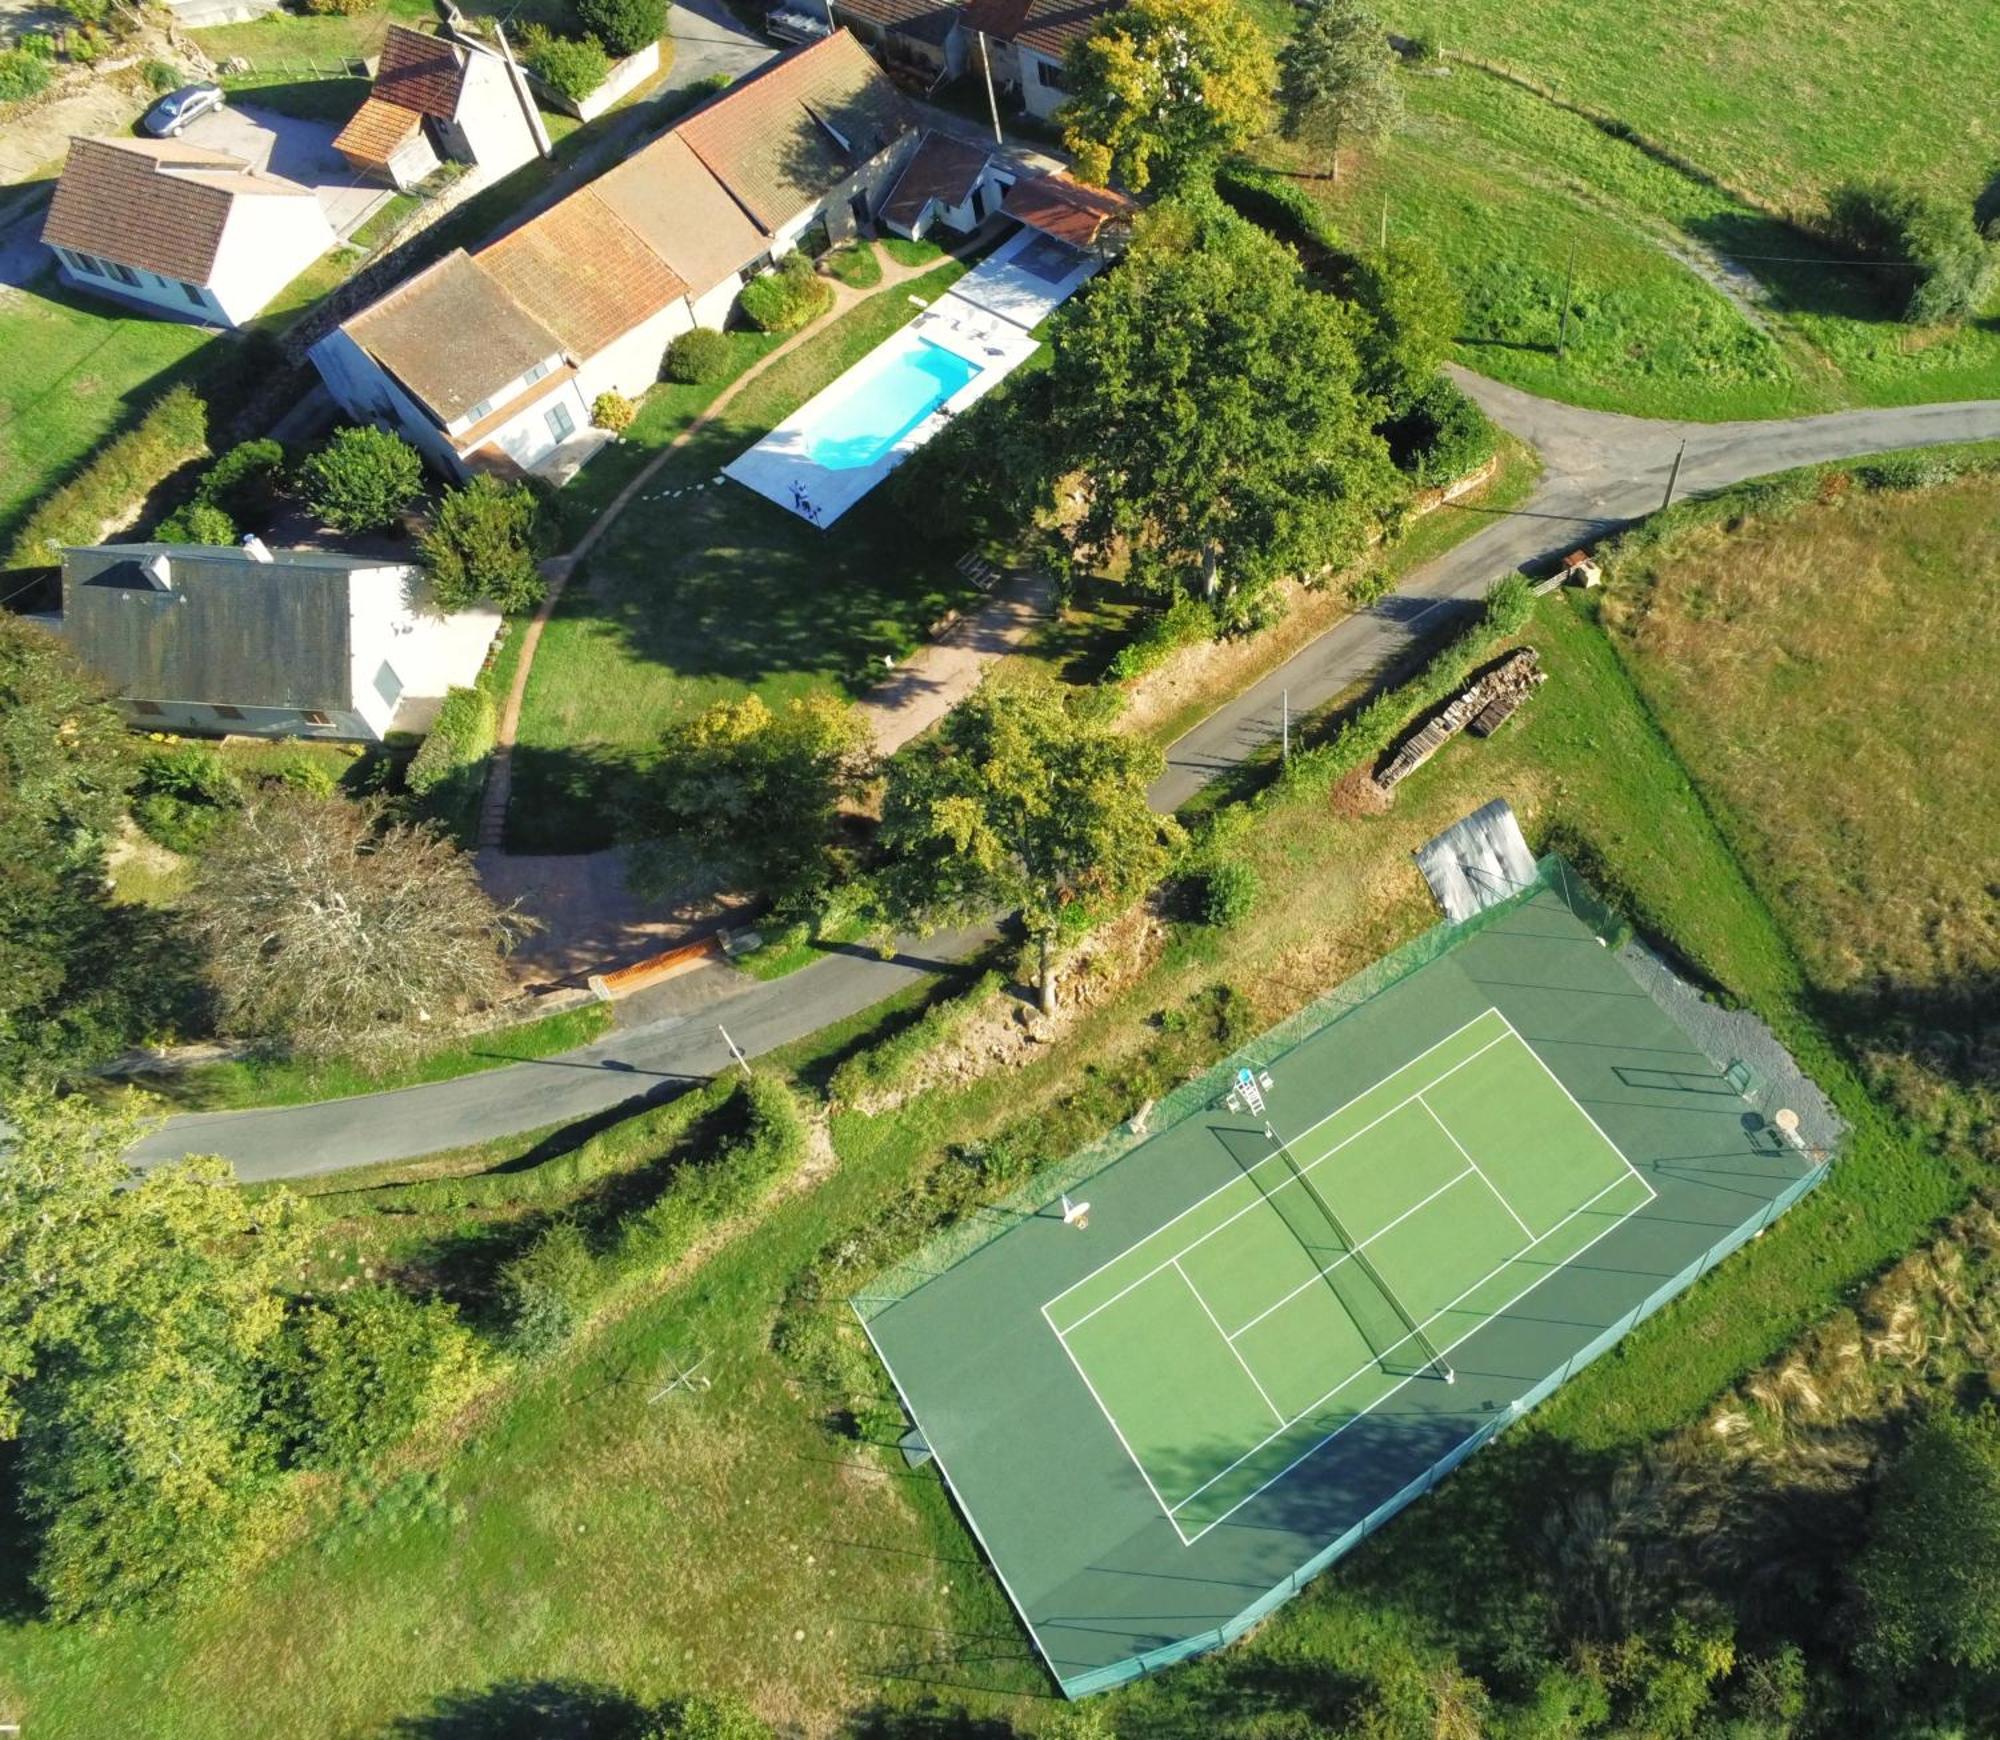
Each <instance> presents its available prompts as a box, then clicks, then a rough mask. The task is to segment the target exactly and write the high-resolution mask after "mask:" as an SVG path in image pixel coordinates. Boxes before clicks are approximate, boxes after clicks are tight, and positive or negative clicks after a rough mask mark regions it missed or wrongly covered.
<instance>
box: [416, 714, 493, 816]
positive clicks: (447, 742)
mask: <svg viewBox="0 0 2000 1740" xmlns="http://www.w3.org/2000/svg"><path fill="white" fill-rule="evenodd" d="M499 724H500V710H499V708H498V707H497V706H496V705H495V704H494V700H493V697H492V696H491V695H490V694H488V693H487V692H486V690H484V689H453V690H452V691H451V692H450V693H449V694H447V695H446V696H445V698H444V705H443V706H442V707H440V708H439V709H438V716H437V722H436V723H435V724H434V725H432V726H431V734H430V735H429V736H428V737H426V738H425V739H424V741H423V746H422V747H421V748H420V749H419V750H418V751H417V753H416V754H415V756H413V757H412V758H411V761H410V766H409V770H408V772H406V773H405V774H404V776H403V782H404V784H406V785H407V786H408V787H409V789H410V791H411V792H412V793H413V794H414V795H416V796H417V797H420V798H422V799H423V800H424V807H425V808H426V809H427V810H428V811H430V813H431V814H433V815H435V816H437V817H438V818H440V819H441V820H443V821H445V822H446V823H447V824H448V825H449V826H451V827H452V828H453V829H454V830H457V829H461V828H463V827H464V826H465V825H466V824H467V823H469V821H470V820H471V817H472V814H473V809H474V805H475V804H476V803H477V801H478V798H479V794H480V790H481V788H482V787H483V786H484V785H485V783H486V758H487V757H488V756H489V755H490V754H491V753H492V751H493V739H494V736H495V734H496V733H497V731H498V729H499Z"/></svg>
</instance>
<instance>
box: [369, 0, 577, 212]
mask: <svg viewBox="0 0 2000 1740" xmlns="http://www.w3.org/2000/svg"><path fill="white" fill-rule="evenodd" d="M495 29H496V31H497V29H498V27H497V26H496V27H495ZM333 144H334V149H335V150H337V151H338V152H339V153H340V154H341V156H343V157H345V158H346V159H347V161H348V162H349V163H350V164H352V165H353V166H354V167H355V168H356V169H357V170H359V171H361V173H362V174H364V175H367V176H369V177H370V178H371V179H376V180H386V181H389V182H392V183H393V184H394V185H395V186H397V187H412V186H414V185H415V184H416V183H417V182H419V181H421V180H423V178H424V177H425V176H426V175H428V174H430V172H431V171H432V170H433V169H435V168H437V166H438V163H439V161H440V159H442V158H447V157H448V158H451V159H453V160H454V161H456V162H459V163H474V164H477V165H479V167H480V168H481V169H482V170H484V171H485V172H486V174H487V175H488V176H489V177H499V176H502V175H506V174H509V173H510V172H511V171H513V170H516V169H518V168H520V167H521V165H522V164H524V163H526V162H527V161H528V160H529V159H530V158H533V157H536V156H543V157H546V156H547V155H548V154H549V150H550V146H549V136H548V131H547V129H546V128H545V127H544V126H543V125H542V118H541V116H540V114H539V113H538V112H537V111H536V108H535V102H534V97H533V95H532V93H531V92H530V91H529V89H528V83H527V78H526V75H525V74H524V73H523V72H522V70H521V68H520V67H519V66H518V65H516V64H515V62H514V59H513V57H512V55H511V54H510V53H508V51H507V47H506V42H505V39H504V37H496V40H495V41H494V42H492V43H487V42H483V41H481V40H480V39H479V38H478V37H475V36H472V35H468V34H460V33H457V32H445V33H439V34H433V33H432V32H430V31H423V30H412V29H410V28H409V27H408V26H407V25H402V24H392V25H390V26H389V32H388V35H387V36H385V37H384V38H383V41H382V55H381V59H380V60H379V61H378V62H377V64H376V68H375V84H374V88H373V89H372V90H371V91H370V92H369V94H368V96H367V98H366V99H365V100H364V101H363V102H362V105H361V107H360V108H358V109H357V110H355V112H354V114H353V116H352V118H351V119H350V120H349V121H348V123H347V125H346V126H345V127H343V128H342V129H341V130H340V132H339V134H338V135H337V136H336V137H335V139H334V141H333Z"/></svg>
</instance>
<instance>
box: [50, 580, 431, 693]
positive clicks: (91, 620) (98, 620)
mask: <svg viewBox="0 0 2000 1740" xmlns="http://www.w3.org/2000/svg"><path fill="white" fill-rule="evenodd" d="M160 556H164V557H165V558H166V559H167V565H168V576H169V578H168V582H167V584H166V585H165V586H164V587H163V586H161V585H160V584H159V583H158V582H156V580H155V579H154V578H153V577H152V576H151V575H150V574H149V573H148V572H147V564H148V563H149V562H150V561H152V560H153V558H155V557H160ZM394 566H396V564H395V563H393V562H385V561H383V560H381V559H379V558H369V557H356V556H340V555H334V554H331V553H329V552H324V551H318V550H276V551H273V552H271V560H270V561H269V562H263V561H258V560H256V559H254V558H253V557H251V556H250V555H249V553H248V552H246V551H243V550H237V549H231V548H229V547H227V546H222V547H215V546H210V545H201V544H102V545H95V546H90V547H85V548H80V549H66V550H64V551H63V634H64V637H65V638H66V639H67V640H68V641H69V643H70V645H71V646H72V647H74V648H75V649H76V652H77V655H78V656H79V657H80V658H81V659H82V660H83V662H84V663H85V664H86V665H88V666H89V667H90V669H91V670H93V671H94V672H96V674H97V675H98V676H99V677H100V678H102V679H103V680H104V681H105V682H106V683H108V684H109V685H110V686H111V687H112V689H113V690H115V691H116V692H117V693H118V694H120V695H122V696H124V697H126V698H127V699H129V700H134V701H194V702H201V703H204V704H206V705H210V706H215V705H222V706H230V707H291V708H301V709H311V710H320V711H330V710H334V709H345V708H349V707H352V706H353V704H354V675H353V671H352V668H351V666H352V660H351V653H350V639H349V633H348V613H349V585H348V580H349V576H350V575H352V574H353V573H355V572H356V571H359V570H367V569H381V568H390V567H394Z"/></svg>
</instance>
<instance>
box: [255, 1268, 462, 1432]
mask: <svg viewBox="0 0 2000 1740" xmlns="http://www.w3.org/2000/svg"><path fill="white" fill-rule="evenodd" d="M286 1343H287V1345H286V1347H285V1349H284V1351H283V1353H282V1354H281V1355H280V1361H279V1367H280V1378H279V1389H280V1402H279V1411H280V1418H281V1420H282V1422H283V1426H284V1429H285V1430H286V1431H287V1432H288V1433H289V1434H290V1436H291V1439H292V1449H293V1454H294V1455H295V1456H296V1457H297V1458H298V1459H300V1460H302V1461H306V1462H314V1463H319V1464H322V1465H326V1466H331V1467H336V1468H354V1467H357V1466H358V1465H360V1464H361V1463H363V1462H365V1461H366V1460H367V1459H368V1458H369V1457H371V1456H374V1455H376V1454H377V1453H378V1452H380V1451H382V1450H385V1449H387V1448H388V1447H389V1446H390V1445H392V1444H395V1443H397V1442H398V1441H399V1440H401V1439H403V1438H406V1437H408V1436H409V1434H410V1433H411V1432H413V1431H415V1430H416V1428H417V1427H419V1426H421V1425H423V1424H424V1423H425V1422H426V1421H428V1420H431V1419H434V1418H436V1417H437V1416H438V1415H439V1414H441V1413H443V1412H444V1411H445V1410H446V1409H448V1408H449V1407H451V1406H452V1405H453V1404H454V1403H456V1402H458V1401H459V1400H461V1399H462V1398H463V1397H464V1396H465V1394H466V1392H467V1391H468V1390H469V1389H470V1387H471V1385H472V1383H473V1382H474V1380H475V1379H476V1378H477V1376H478V1372H479V1353H478V1348H477V1346H476V1344H475V1342H474V1340H473V1335H472V1331H471V1330H470V1329H469V1328H468V1327H467V1326H466V1325H465V1323H464V1322H462V1321H461V1320H460V1318H459V1315H458V1313H457V1312H456V1311H455V1310H453V1309H452V1307H451V1306H450V1305H448V1304H446V1303H445V1302H444V1301H443V1300H441V1299H431V1300H417V1299H412V1298H411V1297H410V1296H409V1295H408V1294H406V1293H401V1292H398V1291H397V1290H396V1289H395V1288H393V1287H379V1286H378V1287H364V1288H362V1289H361V1290H360V1291H359V1292H355V1293H348V1294H343V1295H340V1296H338V1297H336V1298H334V1299H333V1300H331V1301H330V1302H329V1303H327V1304H324V1305H310V1306H307V1307H306V1309H305V1310H303V1311H301V1312H299V1313H297V1314H296V1316H295V1317H294V1318H293V1320H292V1322H291V1323H290V1324H288V1325H287V1335H286Z"/></svg>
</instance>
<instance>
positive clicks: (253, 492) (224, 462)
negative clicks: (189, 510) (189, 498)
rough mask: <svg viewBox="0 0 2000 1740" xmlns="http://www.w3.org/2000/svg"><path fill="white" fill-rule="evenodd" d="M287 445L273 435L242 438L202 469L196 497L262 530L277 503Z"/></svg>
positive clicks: (233, 517)
mask: <svg viewBox="0 0 2000 1740" xmlns="http://www.w3.org/2000/svg"><path fill="white" fill-rule="evenodd" d="M284 471H285V449H284V447H283V446H282V444H280V443H279V442H276V441H272V440H270V439H268V438H267V439H264V440H259V441H239V442H238V443H237V444H236V445H235V446H234V447H232V448H230V450H229V451H228V452H227V453H225V454H224V455H223V456H222V457H221V458H220V459H218V460H217V461H216V462H215V463H214V464H213V465H211V466H210V467H209V468H208V469H207V470H206V471H205V472H203V473H202V476H201V481H200V482H199V483H197V484H196V485H195V491H194V498H195V500H196V501H199V502H207V503H208V504H209V505H211V506H213V507H219V508H220V509H222V511H223V512H224V513H226V514H228V515H229V517H230V518H231V519H233V520H235V521H236V522H237V523H238V524H239V525H247V526H250V527H251V528H253V529H254V530H259V531H261V530H262V529H263V528H264V527H265V526H266V525H268V524H269V523H270V519H271V513H272V510H273V509H274V508H275V507H276V506H277V502H278V487H279V485H280V483H281V482H282V481H283V478H284Z"/></svg>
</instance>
